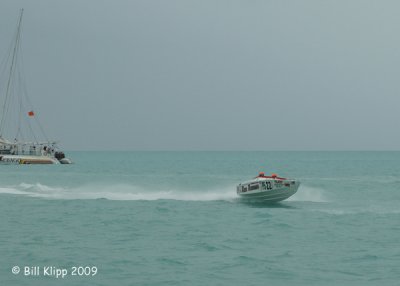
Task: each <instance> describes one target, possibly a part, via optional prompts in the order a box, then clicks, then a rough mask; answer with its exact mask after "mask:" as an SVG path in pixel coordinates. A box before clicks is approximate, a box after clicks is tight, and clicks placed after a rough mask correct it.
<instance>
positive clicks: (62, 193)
mask: <svg viewBox="0 0 400 286" xmlns="http://www.w3.org/2000/svg"><path fill="white" fill-rule="evenodd" d="M0 193H3V194H14V195H24V196H30V197H39V198H48V199H66V200H68V199H108V200H129V201H139V200H142V201H154V200H178V201H221V200H222V201H234V200H235V199H236V198H237V195H236V193H235V188H234V187H229V188H222V189H217V190H204V191H185V190H146V189H143V188H140V187H137V186H131V185H112V186H95V185H86V186H80V187H75V188H62V187H51V186H47V185H43V184H40V183H36V184H27V183H21V184H19V185H17V186H10V187H3V188H1V187H0Z"/></svg>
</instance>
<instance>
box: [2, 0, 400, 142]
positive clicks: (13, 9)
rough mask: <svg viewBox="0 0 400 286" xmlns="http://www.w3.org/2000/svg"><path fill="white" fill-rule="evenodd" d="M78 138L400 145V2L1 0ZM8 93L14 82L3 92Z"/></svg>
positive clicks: (53, 131) (38, 80)
mask: <svg viewBox="0 0 400 286" xmlns="http://www.w3.org/2000/svg"><path fill="white" fill-rule="evenodd" d="M21 7H23V8H24V9H25V13H24V19H23V27H24V28H23V42H22V43H23V59H24V67H25V77H26V82H27V87H28V90H29V95H30V99H31V101H33V103H34V105H35V110H36V112H37V114H38V115H40V120H41V122H42V124H43V125H44V126H45V129H46V133H47V134H48V137H51V138H55V139H58V140H60V141H61V143H62V144H61V146H62V147H64V148H65V149H67V150H399V149H400V132H399V130H398V124H399V122H400V120H399V119H400V112H399V111H398V109H399V108H400V17H399V11H400V2H398V1H364V0H360V1H320V0H315V1H282V0H279V1H278V0H276V1H252V0H249V1H231V0H229V1H215V0H210V1H208V0H202V1H184V0H182V1H172V0H170V1H162V0H159V1H148V0H142V1H133V0H126V1H122V0H115V1H111V0H109V1H100V0H84V1H82V0H68V1H67V0H64V1H56V0H36V1H32V0H26V1H18V0H0V38H1V41H0V56H1V57H3V56H4V54H5V51H6V49H7V48H8V46H9V42H10V41H11V39H12V35H13V33H14V31H15V26H16V21H17V17H18V13H19V8H21ZM2 96H3V95H2Z"/></svg>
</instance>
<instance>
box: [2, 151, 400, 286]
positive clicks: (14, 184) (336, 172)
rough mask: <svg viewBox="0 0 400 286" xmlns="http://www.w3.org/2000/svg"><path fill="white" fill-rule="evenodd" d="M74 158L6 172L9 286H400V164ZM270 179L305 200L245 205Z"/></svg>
mask: <svg viewBox="0 0 400 286" xmlns="http://www.w3.org/2000/svg"><path fill="white" fill-rule="evenodd" d="M68 155H69V157H71V159H72V160H73V161H74V162H75V164H73V165H59V166H12V165H7V166H6V165H0V217H1V218H0V285H9V286H13V285H202V286H204V285H400V284H399V283H400V282H399V281H400V152H70V153H69V154H68ZM259 171H264V172H266V173H277V174H278V175H280V176H284V177H291V178H297V179H299V180H300V181H301V186H300V188H299V191H298V193H297V194H296V195H294V196H293V197H291V198H289V199H288V200H286V201H283V202H281V203H279V204H275V205H259V204H245V203H243V202H241V201H240V200H239V199H238V198H237V196H236V193H235V185H236V184H238V183H240V182H241V181H244V180H248V179H249V178H252V177H254V176H256V175H257V174H258V172H259ZM15 266H18V267H19V269H20V272H19V274H13V273H12V270H14V271H15V272H17V270H16V268H15ZM35 267H36V268H35ZM74 267H76V271H74V270H75V268H74ZM79 267H81V268H79ZM85 267H86V268H85ZM26 268H27V269H28V270H30V271H29V273H28V272H26ZM34 269H38V270H39V272H38V273H37V275H34V274H35V272H34ZM58 270H59V271H60V272H57V271H58ZM96 270H97V272H96ZM61 271H67V273H66V275H65V277H64V278H62V277H58V278H57V277H56V274H57V273H59V274H61ZM95 272H96V273H95ZM64 273H65V272H64ZM28 274H29V275H28ZM73 274H75V275H73Z"/></svg>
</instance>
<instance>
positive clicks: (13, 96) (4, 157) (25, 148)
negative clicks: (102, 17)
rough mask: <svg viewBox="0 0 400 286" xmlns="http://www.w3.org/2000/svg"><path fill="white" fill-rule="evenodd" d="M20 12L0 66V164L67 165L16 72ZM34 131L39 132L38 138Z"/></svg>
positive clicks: (18, 73) (66, 159)
mask: <svg viewBox="0 0 400 286" xmlns="http://www.w3.org/2000/svg"><path fill="white" fill-rule="evenodd" d="M23 13H24V10H23V9H21V10H20V14H19V18H18V25H17V30H16V33H15V37H14V39H13V42H12V45H11V46H10V49H9V52H8V53H7V55H6V57H5V58H4V60H3V63H4V68H3V64H2V65H1V66H0V67H2V68H1V69H0V95H1V97H0V98H1V99H2V102H1V106H0V108H2V109H1V121H0V164H70V163H71V160H70V159H68V158H66V157H65V154H64V152H62V151H60V149H59V148H58V144H57V142H56V141H52V140H48V139H47V136H46V134H45V133H44V129H43V128H42V125H41V124H40V122H39V120H38V118H37V114H36V112H35V111H34V109H33V108H32V104H31V103H30V100H29V97H28V96H27V89H26V87H25V85H24V80H23V77H22V72H21V70H20V66H21V59H20V58H21V55H20V50H21V25H22V16H23ZM3 75H5V76H4V78H5V80H4V81H3V80H2V79H3ZM3 94H4V98H2V97H3ZM37 131H40V132H41V133H42V134H41V136H40V137H39V136H38V134H37ZM10 138H12V139H10ZM41 138H44V139H41Z"/></svg>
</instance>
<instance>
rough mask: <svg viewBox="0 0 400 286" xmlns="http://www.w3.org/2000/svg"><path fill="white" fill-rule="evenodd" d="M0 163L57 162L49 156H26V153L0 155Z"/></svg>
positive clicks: (57, 162)
mask: <svg viewBox="0 0 400 286" xmlns="http://www.w3.org/2000/svg"><path fill="white" fill-rule="evenodd" d="M0 164H15V165H21V164H22V165H32V164H40V165H43V164H59V161H58V160H57V159H56V158H52V157H49V156H28V155H2V156H0Z"/></svg>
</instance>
